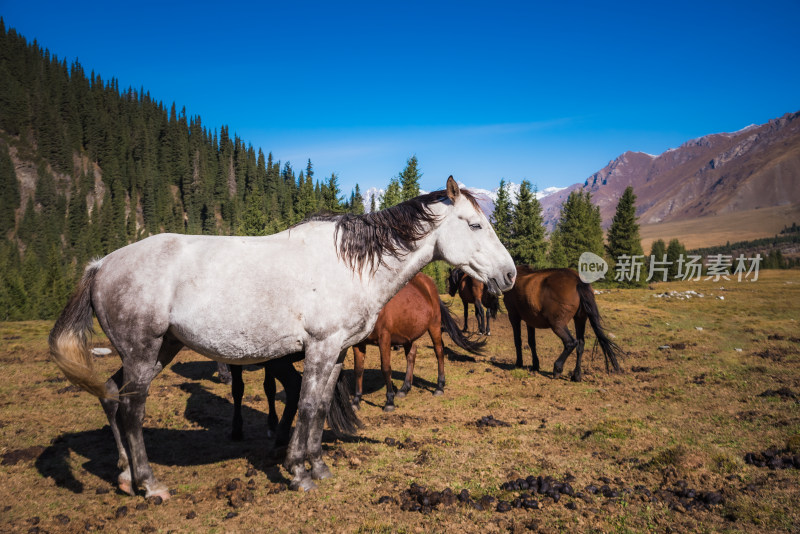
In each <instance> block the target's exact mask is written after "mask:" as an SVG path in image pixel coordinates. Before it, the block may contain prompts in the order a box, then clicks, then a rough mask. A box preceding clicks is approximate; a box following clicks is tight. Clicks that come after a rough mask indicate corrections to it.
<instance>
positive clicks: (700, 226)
mask: <svg viewBox="0 0 800 534" xmlns="http://www.w3.org/2000/svg"><path fill="white" fill-rule="evenodd" d="M793 222H798V223H800V204H793V205H790V206H776V207H772V208H761V209H756V210H748V211H741V212H736V213H725V214H722V215H712V216H709V217H702V218H699V219H691V220H688V221H679V222H665V223H659V224H643V225H642V226H641V227H640V228H639V234H640V235H641V237H642V248H643V249H644V251H645V253H649V252H650V247H651V245H652V244H653V241H655V240H657V239H663V240H664V242H666V243H668V242H669V240H670V239H673V238H676V237H677V238H678V239H680V241H681V243H683V244H684V245H685V246H686V248H687V249H694V248H702V247H710V246H714V245H724V244H725V243H726V242H728V241H730V242H731V243H735V242H737V241H747V240H751V239H759V238H762V237H771V236H774V235H775V234H777V233H778V232H780V231H781V230H782V229H783V228H784V227H785V226H787V225H789V226H791V224H792V223H793Z"/></svg>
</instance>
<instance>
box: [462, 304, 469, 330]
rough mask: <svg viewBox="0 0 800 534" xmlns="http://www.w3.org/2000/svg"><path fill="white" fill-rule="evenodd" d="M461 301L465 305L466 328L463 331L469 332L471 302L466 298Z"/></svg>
mask: <svg viewBox="0 0 800 534" xmlns="http://www.w3.org/2000/svg"><path fill="white" fill-rule="evenodd" d="M461 303H462V304H463V305H464V328H463V331H464V332H467V331H468V330H469V304H468V303H467V301H466V300H464V299H461Z"/></svg>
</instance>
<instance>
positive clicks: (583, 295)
mask: <svg viewBox="0 0 800 534" xmlns="http://www.w3.org/2000/svg"><path fill="white" fill-rule="evenodd" d="M578 295H579V296H580V299H581V307H582V308H583V311H584V313H586V315H587V316H588V317H589V323H590V324H591V325H592V330H594V335H595V336H596V337H597V342H598V343H600V348H601V349H603V356H604V357H605V361H606V371H609V362H610V363H611V368H613V370H614V372H620V371H621V370H622V369H620V367H619V362H618V361H617V356H618V355H620V354H621V353H622V349H620V347H619V345H617V344H616V343H614V342H613V341H611V339H609V337H608V336H607V335H606V333H605V331H604V330H603V327H602V321H601V320H600V312H599V311H598V309H597V302H596V301H595V300H594V291H592V286H590V285H589V284H586V283H584V282H578Z"/></svg>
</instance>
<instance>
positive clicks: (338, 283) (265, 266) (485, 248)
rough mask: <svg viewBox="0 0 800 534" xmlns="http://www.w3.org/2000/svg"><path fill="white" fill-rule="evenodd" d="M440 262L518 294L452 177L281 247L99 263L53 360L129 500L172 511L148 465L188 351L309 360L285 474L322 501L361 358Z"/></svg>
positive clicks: (316, 224)
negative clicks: (102, 425) (329, 422)
mask: <svg viewBox="0 0 800 534" xmlns="http://www.w3.org/2000/svg"><path fill="white" fill-rule="evenodd" d="M433 260H445V261H447V262H449V263H450V264H452V265H454V266H456V267H460V268H462V269H463V270H464V271H466V272H467V274H469V275H470V276H473V277H475V278H477V279H479V280H480V281H482V282H484V283H485V284H487V286H488V288H489V291H492V292H493V293H495V294H499V293H500V292H502V291H507V290H509V289H511V287H512V286H513V285H514V279H515V277H516V268H515V266H514V263H513V261H512V259H511V256H510V255H509V254H508V252H507V251H506V249H505V248H503V245H502V244H501V243H500V240H499V239H498V238H497V235H495V233H494V230H493V229H492V226H491V224H490V223H489V221H488V220H487V218H486V216H485V215H484V214H483V212H482V211H481V209H480V208H479V207H478V204H477V202H476V201H475V198H474V197H473V196H472V195H471V194H470V193H469V192H468V191H462V190H461V189H459V187H458V185H457V184H456V182H455V180H454V179H453V177H452V176H451V177H450V178H449V179H448V180H447V187H446V189H444V190H442V191H434V192H432V193H428V194H425V195H421V196H418V197H416V198H413V199H411V200H408V201H406V202H403V203H401V204H398V205H397V206H394V207H392V208H389V209H386V210H382V211H379V212H375V213H368V214H364V215H352V214H344V215H330V216H317V217H312V218H310V219H308V220H306V221H305V222H303V223H301V224H298V225H296V226H294V227H292V228H290V229H288V230H286V231H284V232H281V233H278V234H275V235H271V236H264V237H234V236H200V235H176V234H160V235H156V236H152V237H148V238H146V239H143V240H142V241H139V242H136V243H133V244H131V245H128V246H126V247H123V248H121V249H119V250H116V251H114V252H112V253H110V254H109V255H107V256H105V257H104V258H102V259H99V260H96V261H94V262H92V263H90V264H89V266H88V267H87V268H86V271H85V272H84V275H83V278H82V279H81V281H80V283H79V285H78V288H77V290H76V292H75V293H74V294H73V296H72V297H71V299H70V301H69V303H68V304H67V306H66V307H65V308H64V310H63V311H62V313H61V315H60V316H59V318H58V320H57V321H56V323H55V326H54V327H53V330H52V331H51V332H50V337H49V344H50V354H51V357H52V358H53V360H54V361H55V362H56V364H58V366H59V368H60V369H61V370H62V372H63V373H64V374H65V375H66V376H67V378H68V379H69V380H70V381H71V382H72V383H73V384H75V385H77V386H79V387H81V388H83V389H84V390H86V391H88V392H90V393H92V394H93V395H95V396H97V397H98V398H100V402H101V404H102V406H103V408H104V410H105V412H106V415H107V417H108V421H109V424H110V426H111V430H112V433H113V435H114V440H115V442H116V445H117V451H118V454H119V468H120V474H119V477H118V484H119V487H120V489H121V490H122V491H125V492H128V493H133V491H134V490H135V489H136V488H139V489H140V490H143V491H144V492H145V495H146V496H148V497H149V496H160V497H162V498H168V497H169V495H170V494H169V489H168V488H167V486H166V485H164V484H162V483H161V482H159V481H158V479H157V478H156V477H155V475H154V474H153V471H152V469H151V467H150V464H149V462H148V459H147V451H146V448H145V443H144V437H143V435H142V421H143V419H144V413H145V401H146V399H147V394H148V392H149V389H150V384H151V382H152V381H153V379H154V378H155V377H156V376H157V375H158V374H159V373H160V372H161V370H162V369H163V368H164V367H166V366H167V365H169V364H170V362H172V360H173V358H174V357H175V356H176V355H177V354H178V352H179V351H180V349H181V348H183V347H188V348H190V349H192V350H194V351H195V352H197V353H199V354H202V355H204V356H206V357H208V358H211V359H212V360H216V361H221V362H224V363H228V364H239V365H241V364H248V363H258V362H264V361H268V360H273V359H275V358H282V357H284V356H286V355H289V354H295V353H297V352H301V351H302V352H304V353H305V365H304V372H303V381H302V386H301V388H300V397H299V399H298V409H297V425H296V427H295V430H294V432H293V433H292V437H291V439H290V441H289V447H288V451H287V455H286V460H285V462H284V466H285V468H286V469H287V470H288V471H289V472H290V473H291V476H292V481H291V483H290V487H291V488H293V489H300V488H302V489H304V490H310V489H313V488H315V487H316V484H315V483H314V480H315V479H322V478H327V477H330V476H331V472H330V470H329V468H328V466H327V465H326V464H325V462H324V461H323V460H322V431H323V426H324V421H325V415H326V413H327V411H328V407H329V406H330V404H331V400H332V397H333V395H334V390H335V389H336V384H337V381H338V377H339V373H340V371H341V368H342V362H343V360H344V357H345V353H346V350H347V348H349V347H351V346H353V345H355V344H356V343H358V342H360V341H361V340H362V339H364V338H365V337H367V336H368V335H369V333H370V332H372V329H373V327H374V326H375V322H376V321H377V317H378V314H379V312H380V310H381V308H383V306H384V305H385V304H386V303H387V302H389V299H390V298H391V297H392V296H394V295H395V294H396V293H397V292H398V291H399V290H400V288H401V287H403V286H404V285H405V284H406V283H407V282H408V281H409V280H410V279H411V278H412V277H413V276H414V275H415V274H416V273H417V272H419V271H420V270H421V269H422V267H423V266H425V265H427V264H428V263H430V262H431V261H433ZM92 313H94V314H95V316H96V317H97V320H98V322H99V323H100V326H101V328H102V329H103V331H104V332H105V333H106V335H107V336H108V339H109V340H110V341H111V343H112V344H113V345H114V348H115V349H116V350H117V352H118V353H119V355H120V358H121V360H122V367H121V368H120V369H119V370H118V371H117V372H116V373H114V375H113V376H112V377H111V378H110V379H108V380H107V381H106V380H103V379H102V378H101V377H100V376H98V374H97V372H96V370H95V368H94V365H93V363H94V362H93V359H92V356H91V353H90V351H89V334H90V332H91V330H92ZM306 462H308V464H310V466H311V467H310V470H308V469H307V468H306Z"/></svg>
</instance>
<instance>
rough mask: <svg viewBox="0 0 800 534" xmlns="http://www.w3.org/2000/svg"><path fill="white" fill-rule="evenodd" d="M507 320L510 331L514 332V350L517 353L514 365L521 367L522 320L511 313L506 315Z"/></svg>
mask: <svg viewBox="0 0 800 534" xmlns="http://www.w3.org/2000/svg"><path fill="white" fill-rule="evenodd" d="M508 320H509V321H510V322H511V330H512V332H514V350H516V352H517V361H516V363H515V365H516V366H517V367H522V366H523V362H522V320H521V319H520V318H519V317H517V316H516V315H512V314H511V313H509V314H508Z"/></svg>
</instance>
